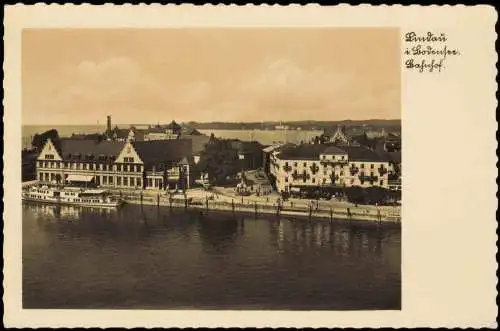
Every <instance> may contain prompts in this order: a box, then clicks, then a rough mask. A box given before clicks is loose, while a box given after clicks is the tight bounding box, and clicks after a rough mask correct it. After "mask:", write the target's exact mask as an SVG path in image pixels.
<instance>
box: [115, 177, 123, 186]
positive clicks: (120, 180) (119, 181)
mask: <svg viewBox="0 0 500 331" xmlns="http://www.w3.org/2000/svg"><path fill="white" fill-rule="evenodd" d="M116 185H117V186H122V178H121V177H116Z"/></svg>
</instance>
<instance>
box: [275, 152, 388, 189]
mask: <svg viewBox="0 0 500 331" xmlns="http://www.w3.org/2000/svg"><path fill="white" fill-rule="evenodd" d="M269 153H271V155H270V158H269V159H270V164H269V174H270V177H271V178H272V179H273V181H274V183H275V186H276V189H277V191H278V192H280V193H282V192H290V193H292V192H300V191H301V190H307V189H311V188H318V187H323V188H343V187H350V186H360V187H364V188H366V187H370V186H379V187H384V188H387V187H388V174H389V171H391V168H390V160H389V159H388V158H387V157H385V156H384V155H381V154H379V153H377V152H374V151H372V150H370V149H368V148H366V147H363V146H359V145H358V146H356V145H347V144H346V145H338V144H301V145H292V144H287V145H283V146H278V147H274V148H272V149H269Z"/></svg>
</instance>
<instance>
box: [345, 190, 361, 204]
mask: <svg viewBox="0 0 500 331" xmlns="http://www.w3.org/2000/svg"><path fill="white" fill-rule="evenodd" d="M345 194H346V195H347V200H349V202H352V203H359V204H362V203H364V202H365V194H364V190H363V188H362V187H360V186H351V187H346V189H345Z"/></svg>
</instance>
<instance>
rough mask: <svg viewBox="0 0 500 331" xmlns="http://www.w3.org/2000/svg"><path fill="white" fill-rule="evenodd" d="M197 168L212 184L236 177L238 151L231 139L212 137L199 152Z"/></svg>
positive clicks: (238, 169)
mask: <svg viewBox="0 0 500 331" xmlns="http://www.w3.org/2000/svg"><path fill="white" fill-rule="evenodd" d="M198 169H199V171H200V172H202V173H207V174H208V179H209V181H210V182H211V183H214V184H224V183H227V182H228V178H229V181H231V179H232V178H235V177H236V174H237V173H238V172H239V171H240V170H241V166H240V163H239V159H238V152H237V150H235V149H234V148H233V147H232V145H231V141H229V140H218V139H215V138H214V139H213V140H212V141H211V143H210V144H207V145H206V146H205V149H204V150H203V151H202V152H201V155H200V162H199V163H198Z"/></svg>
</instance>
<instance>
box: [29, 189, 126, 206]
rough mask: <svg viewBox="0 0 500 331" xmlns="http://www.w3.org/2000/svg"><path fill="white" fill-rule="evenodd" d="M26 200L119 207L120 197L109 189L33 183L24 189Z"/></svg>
mask: <svg viewBox="0 0 500 331" xmlns="http://www.w3.org/2000/svg"><path fill="white" fill-rule="evenodd" d="M22 199H23V200H25V201H33V202H43V203H52V204H61V205H73V206H88V207H119V206H121V205H122V204H123V201H122V200H120V199H116V198H113V196H112V195H111V193H110V192H109V191H107V190H103V189H98V188H82V187H57V186H48V185H33V186H30V187H28V188H26V189H24V190H23V193H22Z"/></svg>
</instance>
